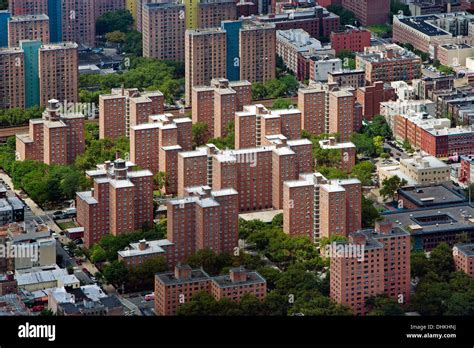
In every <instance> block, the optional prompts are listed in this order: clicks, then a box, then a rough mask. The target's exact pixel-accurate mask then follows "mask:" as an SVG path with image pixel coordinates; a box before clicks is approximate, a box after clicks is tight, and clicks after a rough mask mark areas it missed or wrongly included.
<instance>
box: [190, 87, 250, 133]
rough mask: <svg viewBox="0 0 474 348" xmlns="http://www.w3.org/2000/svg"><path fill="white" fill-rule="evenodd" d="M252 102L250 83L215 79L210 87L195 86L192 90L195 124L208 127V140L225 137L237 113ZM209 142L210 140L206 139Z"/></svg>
mask: <svg viewBox="0 0 474 348" xmlns="http://www.w3.org/2000/svg"><path fill="white" fill-rule="evenodd" d="M251 101H252V84H251V83H250V82H248V81H232V82H229V80H227V79H222V78H220V79H213V80H211V84H210V86H195V87H193V89H192V118H193V122H194V123H196V122H201V123H205V124H206V125H207V130H208V135H207V138H217V137H221V136H225V135H226V134H227V129H228V126H229V124H230V123H233V122H234V118H235V112H236V111H242V109H243V106H244V105H249V104H250V103H251ZM206 140H208V139H206Z"/></svg>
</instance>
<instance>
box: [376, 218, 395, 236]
mask: <svg viewBox="0 0 474 348" xmlns="http://www.w3.org/2000/svg"><path fill="white" fill-rule="evenodd" d="M375 232H378V233H381V234H388V233H390V232H392V223H391V222H389V221H375Z"/></svg>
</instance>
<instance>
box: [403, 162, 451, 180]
mask: <svg viewBox="0 0 474 348" xmlns="http://www.w3.org/2000/svg"><path fill="white" fill-rule="evenodd" d="M400 170H401V172H402V173H404V174H405V175H406V176H408V177H410V178H412V179H413V180H414V181H416V182H418V183H420V184H439V183H443V182H449V181H450V176H449V165H447V164H446V163H444V162H443V161H441V160H439V159H437V158H436V157H433V156H426V157H421V156H415V157H413V158H405V159H402V160H401V161H400Z"/></svg>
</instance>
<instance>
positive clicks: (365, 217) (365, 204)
mask: <svg viewBox="0 0 474 348" xmlns="http://www.w3.org/2000/svg"><path fill="white" fill-rule="evenodd" d="M361 216H362V227H363V228H369V227H374V224H375V221H376V220H377V219H379V218H380V213H379V211H378V210H377V209H376V208H375V207H374V202H373V201H372V200H370V199H369V198H366V197H365V196H364V195H362V206H361Z"/></svg>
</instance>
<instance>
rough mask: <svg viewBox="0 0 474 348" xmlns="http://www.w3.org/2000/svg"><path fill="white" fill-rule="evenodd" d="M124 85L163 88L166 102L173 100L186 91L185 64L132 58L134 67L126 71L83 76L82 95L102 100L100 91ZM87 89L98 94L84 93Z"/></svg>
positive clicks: (139, 87) (141, 87)
mask: <svg viewBox="0 0 474 348" xmlns="http://www.w3.org/2000/svg"><path fill="white" fill-rule="evenodd" d="M122 85H123V86H124V87H125V88H138V89H139V90H147V91H151V90H159V91H161V92H162V93H163V94H164V96H165V100H166V102H168V103H173V101H174V99H176V98H179V97H180V96H181V95H182V93H183V91H184V64H183V63H180V62H172V61H163V60H157V59H150V58H141V57H132V58H131V59H130V68H129V70H127V71H125V72H120V73H116V74H106V75H97V74H86V75H81V76H80V78H79V88H80V93H81V94H80V96H81V97H84V98H87V99H89V100H90V99H92V100H94V101H95V100H98V95H99V94H106V93H110V89H112V88H118V87H121V86H122ZM83 90H86V91H89V92H95V93H94V94H90V93H89V94H88V93H84V92H82V91H83ZM96 98H97V99H96ZM81 101H86V100H82V99H81Z"/></svg>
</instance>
